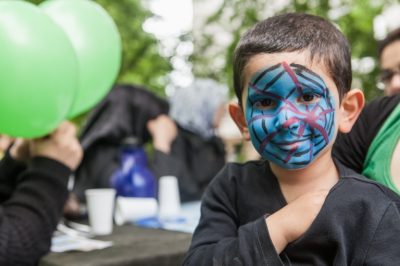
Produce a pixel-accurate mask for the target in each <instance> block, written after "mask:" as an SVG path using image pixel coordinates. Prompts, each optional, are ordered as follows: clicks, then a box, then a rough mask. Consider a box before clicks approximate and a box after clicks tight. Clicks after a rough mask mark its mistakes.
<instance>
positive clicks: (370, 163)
mask: <svg viewBox="0 0 400 266" xmlns="http://www.w3.org/2000/svg"><path fill="white" fill-rule="evenodd" d="M378 55H379V56H378V57H379V63H380V68H381V81H382V83H383V84H384V86H385V94H386V95H389V96H386V97H380V98H378V99H375V100H373V101H372V102H370V103H369V104H367V105H366V107H365V108H364V110H363V111H362V113H361V115H360V118H359V119H358V121H357V122H356V124H355V125H354V127H353V129H352V130H351V132H349V133H348V134H339V135H338V138H337V141H336V142H335V145H334V148H333V154H334V156H336V157H337V159H338V160H340V161H341V162H342V163H343V164H344V165H346V166H347V167H349V168H351V169H353V170H355V171H356V172H357V173H362V174H363V175H365V176H366V177H368V178H371V179H373V180H376V181H378V182H380V183H382V184H384V185H386V186H388V187H389V188H391V189H392V190H394V191H395V192H397V193H398V194H400V164H399V163H398V162H399V161H400V143H399V140H400V130H398V129H399V128H400V104H399V103H400V95H399V94H398V93H399V92H400V28H399V29H396V30H394V31H392V32H390V33H389V34H388V36H387V37H386V38H385V39H384V40H382V41H381V42H380V43H379V47H378Z"/></svg>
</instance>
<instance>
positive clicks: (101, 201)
mask: <svg viewBox="0 0 400 266" xmlns="http://www.w3.org/2000/svg"><path fill="white" fill-rule="evenodd" d="M85 195H86V204H87V209H88V213H89V224H90V227H91V232H92V233H93V234H95V235H109V234H111V233H112V230H113V212H114V200H115V189H113V188H94V189H87V190H86V191H85Z"/></svg>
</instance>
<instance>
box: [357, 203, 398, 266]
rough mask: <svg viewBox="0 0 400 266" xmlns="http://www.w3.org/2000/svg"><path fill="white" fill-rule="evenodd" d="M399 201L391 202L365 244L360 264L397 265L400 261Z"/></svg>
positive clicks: (372, 265)
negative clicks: (364, 253)
mask: <svg viewBox="0 0 400 266" xmlns="http://www.w3.org/2000/svg"><path fill="white" fill-rule="evenodd" d="M399 210H400V202H393V203H391V204H390V205H389V206H388V208H387V209H386V211H385V214H384V215H383V217H381V220H380V222H379V225H378V228H377V229H376V230H375V233H374V238H373V239H372V240H371V241H370V243H368V245H367V252H366V257H365V259H364V261H363V263H362V265H366V266H375V265H398V264H399V261H400V252H399V250H400V213H399Z"/></svg>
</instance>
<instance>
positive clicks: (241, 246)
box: [184, 13, 400, 266]
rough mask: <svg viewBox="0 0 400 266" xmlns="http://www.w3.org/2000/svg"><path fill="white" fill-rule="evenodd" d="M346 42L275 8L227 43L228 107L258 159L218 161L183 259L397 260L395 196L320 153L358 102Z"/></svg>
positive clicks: (324, 25)
mask: <svg viewBox="0 0 400 266" xmlns="http://www.w3.org/2000/svg"><path fill="white" fill-rule="evenodd" d="M349 50H350V49H349V46H348V43H347V40H346V39H345V37H344V36H343V35H342V34H341V33H340V31H339V30H337V29H336V28H335V27H334V26H333V25H332V24H330V23H329V22H327V21H325V20H323V19H322V18H319V17H316V16H312V15H307V14H295V13H294V14H284V15H280V16H276V17H272V18H269V19H266V20H264V21H262V22H260V23H258V24H256V25H255V26H254V27H253V28H252V29H250V30H249V31H248V32H247V33H246V34H245V35H244V36H243V37H242V38H241V40H240V42H239V44H238V46H237V47H236V50H235V58H234V86H235V92H236V95H237V97H238V99H239V103H238V104H232V105H230V108H229V111H230V114H231V116H232V118H233V119H234V120H235V122H236V124H237V125H238V127H239V128H240V129H241V131H242V133H243V135H244V137H245V138H246V139H248V140H250V139H251V141H252V143H253V145H254V146H255V148H256V149H257V150H258V151H259V153H260V154H261V155H262V157H263V158H264V159H267V160H262V161H258V162H255V161H254V162H247V163H245V164H228V165H227V166H226V167H225V168H224V169H223V170H221V172H220V173H219V174H218V175H217V176H216V177H215V179H214V180H213V182H212V183H211V184H210V186H209V187H208V190H207V192H206V193H205V195H204V197H203V202H202V210H201V212H202V215H201V219H200V223H199V225H198V227H197V229H196V231H195V233H194V235H193V240H192V244H191V247H190V249H189V252H188V254H187V256H186V258H185V261H184V264H185V265H196V266H198V265H340V266H342V265H350V264H351V265H397V264H398V262H399V261H400V252H399V250H400V216H399V202H400V201H399V198H398V196H397V195H395V193H393V192H392V191H391V190H389V189H388V188H385V187H383V186H381V185H379V184H376V183H374V182H373V181H369V180H367V179H365V178H363V177H362V176H359V175H357V174H356V173H354V172H352V171H351V170H349V169H347V168H345V167H344V166H342V165H341V164H340V163H338V162H335V161H333V159H332V157H331V150H332V144H333V142H334V139H335V137H336V134H337V131H338V130H340V131H341V132H348V131H350V129H351V127H352V125H353V123H354V122H355V120H356V119H357V117H358V115H359V112H360V110H361V108H362V106H363V104H364V98H363V95H362V93H361V91H360V90H351V91H349V88H350V86H351V63H350V51H349Z"/></svg>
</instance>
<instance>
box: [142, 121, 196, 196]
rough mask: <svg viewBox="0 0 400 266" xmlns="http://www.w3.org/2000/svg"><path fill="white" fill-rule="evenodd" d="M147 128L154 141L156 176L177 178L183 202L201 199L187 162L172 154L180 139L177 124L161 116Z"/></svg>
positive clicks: (153, 164)
mask: <svg viewBox="0 0 400 266" xmlns="http://www.w3.org/2000/svg"><path fill="white" fill-rule="evenodd" d="M147 128H148V130H149V132H150V135H151V136H152V139H153V147H154V154H153V160H152V162H151V169H152V171H153V172H154V174H155V175H156V176H157V177H162V176H164V175H173V176H176V177H177V178H178V181H179V187H180V193H181V198H182V200H187V198H189V197H195V198H199V197H200V196H199V188H198V186H197V185H196V184H195V183H194V182H193V181H191V180H190V179H191V178H193V177H192V176H191V174H190V171H189V169H188V166H187V165H186V164H187V161H184V160H182V158H181V157H178V156H177V154H173V153H171V150H172V144H173V142H174V141H176V139H177V138H178V127H177V125H176V124H175V122H174V121H173V120H172V119H171V118H169V117H168V116H167V115H160V116H158V117H157V118H156V119H153V120H150V121H149V122H148V123H147ZM182 148H183V149H184V148H185V147H182ZM182 193H183V194H182Z"/></svg>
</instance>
